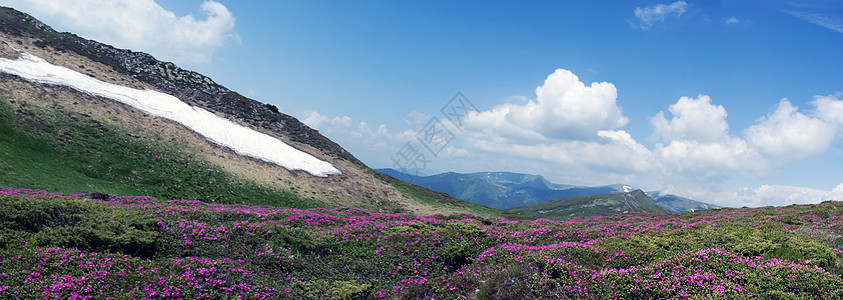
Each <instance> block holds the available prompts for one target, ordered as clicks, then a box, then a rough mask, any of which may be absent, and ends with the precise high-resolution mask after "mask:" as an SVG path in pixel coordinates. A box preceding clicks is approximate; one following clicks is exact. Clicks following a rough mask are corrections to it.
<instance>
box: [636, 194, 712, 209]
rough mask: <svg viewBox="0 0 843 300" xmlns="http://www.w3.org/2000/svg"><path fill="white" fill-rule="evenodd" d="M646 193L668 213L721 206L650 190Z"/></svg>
mask: <svg viewBox="0 0 843 300" xmlns="http://www.w3.org/2000/svg"><path fill="white" fill-rule="evenodd" d="M648 195H649V196H650V198H653V200H656V204H657V205H658V206H659V207H661V208H662V209H664V210H665V211H666V212H667V213H669V214H677V213H685V212H694V211H698V210H704V209H716V208H723V207H722V206H717V205H714V204H709V203H705V202H702V201H697V200H692V199H688V198H685V197H680V196H676V195H673V194H665V195H662V194H661V193H659V192H650V193H648Z"/></svg>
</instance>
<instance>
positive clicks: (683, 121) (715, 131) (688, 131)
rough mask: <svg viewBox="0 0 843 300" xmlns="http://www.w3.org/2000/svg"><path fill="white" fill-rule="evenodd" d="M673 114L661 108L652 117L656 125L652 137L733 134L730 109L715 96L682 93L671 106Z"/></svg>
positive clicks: (694, 137) (709, 138) (700, 138)
mask: <svg viewBox="0 0 843 300" xmlns="http://www.w3.org/2000/svg"><path fill="white" fill-rule="evenodd" d="M668 111H670V113H671V114H672V115H673V116H672V118H671V119H670V120H667V119H666V118H665V116H664V112H661V111H660V112H659V113H658V114H656V116H655V117H652V118H650V125H651V126H652V127H653V135H652V136H651V138H653V139H660V140H663V141H666V142H670V141H674V140H692V141H700V142H712V141H719V140H723V139H725V138H726V137H727V136H728V135H729V124H728V123H727V122H726V116H727V114H726V109H725V108H723V106H722V105H713V104H711V97H709V96H708V95H699V96H697V98H696V99H694V98H688V97H682V98H679V100H678V101H676V103H675V104H671V105H670V107H668Z"/></svg>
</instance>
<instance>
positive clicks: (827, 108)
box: [811, 94, 843, 127]
mask: <svg viewBox="0 0 843 300" xmlns="http://www.w3.org/2000/svg"><path fill="white" fill-rule="evenodd" d="M840 97H841V95H839V94H838V95H828V96H814V101H813V102H811V103H812V104H814V105H815V106H816V107H817V111H816V114H817V115H818V116H819V117H820V119H822V120H825V121H826V122H831V123H833V124H835V125H837V126H838V127H840V126H843V99H840Z"/></svg>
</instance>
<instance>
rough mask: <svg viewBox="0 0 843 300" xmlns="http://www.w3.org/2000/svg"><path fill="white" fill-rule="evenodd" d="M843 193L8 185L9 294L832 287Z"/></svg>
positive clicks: (566, 294) (386, 294)
mask: <svg viewBox="0 0 843 300" xmlns="http://www.w3.org/2000/svg"><path fill="white" fill-rule="evenodd" d="M841 215H843V203H839V202H825V203H822V204H818V205H803V206H788V207H764V208H743V209H719V210H707V211H700V212H695V213H686V214H678V215H650V214H646V213H630V214H624V215H615V216H601V217H590V218H581V219H572V220H567V221H549V220H544V219H540V220H517V221H515V220H506V219H501V218H482V217H477V216H473V215H467V214H466V215H449V216H444V215H433V216H415V215H408V214H386V213H372V212H367V211H363V210H359V209H354V208H347V207H343V208H334V209H323V208H311V209H293V208H277V207H270V206H247V205H237V204H215V203H205V202H199V201H181V200H168V201H165V200H158V199H155V198H151V197H119V196H113V195H105V194H54V193H48V192H43V191H37V190H26V189H11V188H2V189H0V249H2V251H0V298H3V299H179V298H181V299H193V298H196V299H277V298H299V299H367V298H393V299H395V298H398V299H431V298H435V299H533V298H545V299H568V298H569V299H722V298H729V299H749V298H753V299H754V298H759V299H834V298H840V295H843V281H841V277H840V275H839V274H840V272H841V271H843V264H841V258H843V255H841V252H840V250H839V248H841V245H843V240H841V235H840V234H839V233H840V231H841V230H843V217H841Z"/></svg>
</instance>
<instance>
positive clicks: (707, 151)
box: [650, 95, 769, 180]
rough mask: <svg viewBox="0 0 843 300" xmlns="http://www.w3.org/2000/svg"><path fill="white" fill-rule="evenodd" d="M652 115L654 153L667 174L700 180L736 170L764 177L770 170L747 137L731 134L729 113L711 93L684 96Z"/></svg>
mask: <svg viewBox="0 0 843 300" xmlns="http://www.w3.org/2000/svg"><path fill="white" fill-rule="evenodd" d="M668 111H670V113H671V115H672V116H671V118H670V119H669V120H668V119H667V118H666V117H665V114H664V112H663V111H660V112H658V114H656V115H655V116H654V117H652V118H650V125H651V126H652V128H653V135H651V136H650V138H651V139H653V140H656V141H660V142H659V143H656V146H655V149H654V152H655V155H656V157H658V159H659V161H660V163H661V166H662V167H663V168H664V169H663V170H662V173H663V174H668V175H671V176H674V175H682V176H684V177H687V178H695V179H699V180H723V179H725V178H727V177H728V176H729V174H733V173H735V172H739V173H743V174H745V175H749V176H760V175H763V174H765V173H766V172H767V171H768V169H769V162H768V161H767V160H766V159H764V158H763V157H762V156H761V155H760V154H759V153H758V152H757V151H755V150H754V149H753V148H752V147H750V145H748V144H747V143H746V142H745V141H744V140H742V139H740V138H737V137H733V136H730V135H729V123H728V122H727V121H726V116H727V115H728V113H727V112H726V109H725V108H723V106H722V105H714V104H712V103H711V97H709V96H708V95H698V96H697V98H689V97H681V98H679V100H677V101H676V103H674V104H672V105H670V106H669V107H668Z"/></svg>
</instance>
